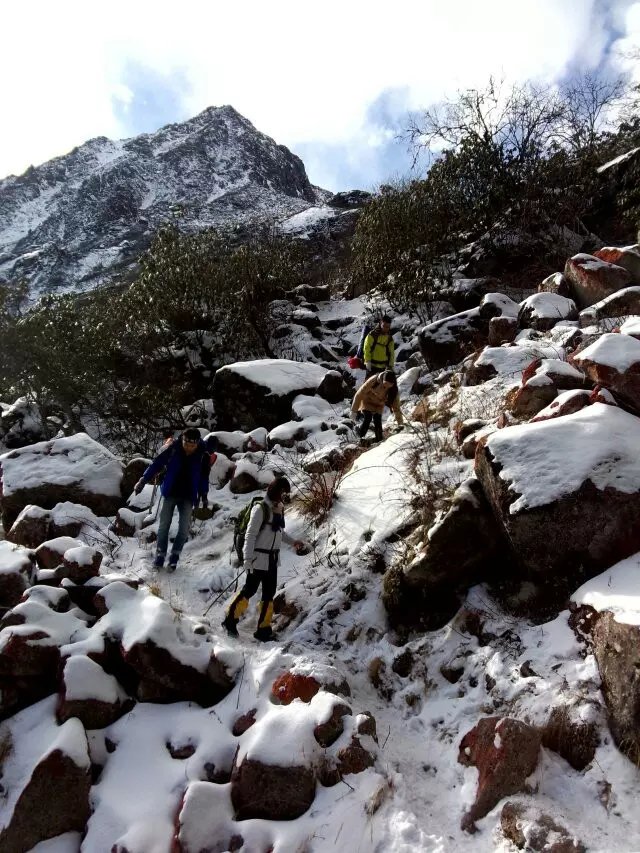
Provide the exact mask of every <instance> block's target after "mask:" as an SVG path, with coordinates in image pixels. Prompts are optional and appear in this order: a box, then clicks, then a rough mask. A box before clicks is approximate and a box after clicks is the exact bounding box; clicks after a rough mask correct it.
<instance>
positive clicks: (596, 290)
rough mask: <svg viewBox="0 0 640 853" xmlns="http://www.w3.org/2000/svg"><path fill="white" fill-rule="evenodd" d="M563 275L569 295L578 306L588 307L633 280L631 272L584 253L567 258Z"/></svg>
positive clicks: (626, 285)
mask: <svg viewBox="0 0 640 853" xmlns="http://www.w3.org/2000/svg"><path fill="white" fill-rule="evenodd" d="M564 275H565V278H566V279H567V281H568V282H569V287H570V290H571V297H572V299H573V300H574V301H575V303H576V305H577V306H578V307H579V308H588V307H589V305H593V304H594V303H596V302H600V301H601V300H602V299H604V298H605V297H606V296H610V295H611V294H612V293H615V292H616V290H621V289H622V288H623V287H628V286H629V285H630V284H632V282H633V279H632V276H631V274H630V273H629V272H628V271H627V270H626V269H624V268H623V267H619V266H616V264H610V263H607V262H606V261H603V260H601V259H600V258H597V257H594V256H593V255H585V254H578V255H574V256H573V257H572V258H569V260H568V261H567V263H566V265H565V268H564Z"/></svg>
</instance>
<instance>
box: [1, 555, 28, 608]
mask: <svg viewBox="0 0 640 853" xmlns="http://www.w3.org/2000/svg"><path fill="white" fill-rule="evenodd" d="M34 580H35V567H34V561H33V554H32V552H31V551H28V550H26V549H25V548H20V547H19V546H18V545H12V544H11V543H10V542H3V541H1V540H0V610H1V609H2V608H11V607H15V605H16V604H17V603H18V602H19V601H20V599H21V598H22V594H23V593H24V591H25V590H26V589H27V588H28V587H30V586H31V584H32V583H33V582H34Z"/></svg>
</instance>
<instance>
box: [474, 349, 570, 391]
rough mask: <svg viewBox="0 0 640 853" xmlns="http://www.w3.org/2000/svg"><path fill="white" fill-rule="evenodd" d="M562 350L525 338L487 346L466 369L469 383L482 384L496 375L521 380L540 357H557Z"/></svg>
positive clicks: (511, 379) (512, 380)
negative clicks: (509, 343) (525, 371)
mask: <svg viewBox="0 0 640 853" xmlns="http://www.w3.org/2000/svg"><path fill="white" fill-rule="evenodd" d="M559 352H560V353H562V350H561V349H560V350H559V348H558V347H555V346H553V345H549V344H545V343H543V342H538V341H531V340H527V339H523V340H520V341H517V342H516V343H515V344H511V345H507V346H501V347H485V348H484V349H483V350H482V351H481V352H480V353H479V355H478V356H477V357H476V358H475V359H474V360H473V362H472V363H471V364H470V365H469V366H468V367H467V369H466V371H465V380H466V382H467V384H468V385H481V384H482V383H483V382H486V381H487V380H488V379H492V378H493V377H494V376H501V377H502V378H503V379H505V380H507V381H510V382H520V380H521V379H522V373H523V371H524V370H525V369H526V368H527V367H528V366H529V365H530V364H531V362H532V361H534V360H535V359H539V358H555V357H557V356H558V353H559Z"/></svg>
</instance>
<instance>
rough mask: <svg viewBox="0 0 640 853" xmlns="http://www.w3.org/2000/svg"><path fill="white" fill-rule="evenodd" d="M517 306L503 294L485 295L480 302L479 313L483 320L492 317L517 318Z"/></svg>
mask: <svg viewBox="0 0 640 853" xmlns="http://www.w3.org/2000/svg"><path fill="white" fill-rule="evenodd" d="M518 310H519V305H518V303H517V302H514V301H513V299H510V298H509V297H508V296H507V295H506V294H505V293H486V294H485V295H484V296H483V297H482V301H481V302H480V308H479V313H480V316H481V317H483V318H484V319H485V320H490V319H491V318H492V317H513V318H515V317H517V316H518Z"/></svg>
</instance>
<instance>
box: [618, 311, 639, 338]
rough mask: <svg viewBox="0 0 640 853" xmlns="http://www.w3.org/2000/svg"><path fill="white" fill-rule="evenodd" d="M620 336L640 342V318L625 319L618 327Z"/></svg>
mask: <svg viewBox="0 0 640 853" xmlns="http://www.w3.org/2000/svg"><path fill="white" fill-rule="evenodd" d="M620 334H621V335H629V336H630V337H632V338H635V339H636V340H637V341H640V317H627V319H626V320H625V321H624V323H622V325H621V326H620Z"/></svg>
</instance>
